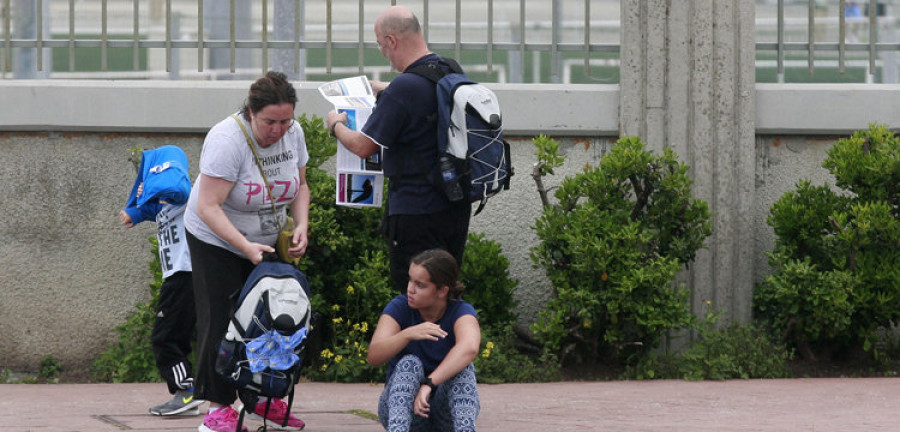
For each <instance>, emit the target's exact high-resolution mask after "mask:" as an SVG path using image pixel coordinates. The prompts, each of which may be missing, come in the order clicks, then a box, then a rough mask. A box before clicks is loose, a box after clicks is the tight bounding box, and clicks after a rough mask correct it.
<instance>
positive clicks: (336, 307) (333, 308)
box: [331, 305, 341, 312]
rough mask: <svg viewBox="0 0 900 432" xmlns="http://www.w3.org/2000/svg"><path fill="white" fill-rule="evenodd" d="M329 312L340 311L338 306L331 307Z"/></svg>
mask: <svg viewBox="0 0 900 432" xmlns="http://www.w3.org/2000/svg"><path fill="white" fill-rule="evenodd" d="M331 310H333V311H335V312H337V311H339V310H341V307H340V306H339V305H332V306H331Z"/></svg>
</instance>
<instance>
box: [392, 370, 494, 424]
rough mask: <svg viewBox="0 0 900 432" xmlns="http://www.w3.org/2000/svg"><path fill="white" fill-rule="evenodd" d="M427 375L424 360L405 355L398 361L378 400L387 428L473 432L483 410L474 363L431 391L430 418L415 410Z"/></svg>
mask: <svg viewBox="0 0 900 432" xmlns="http://www.w3.org/2000/svg"><path fill="white" fill-rule="evenodd" d="M423 378H425V373H424V372H423V368H422V362H421V361H420V360H419V359H418V358H417V357H416V356H413V355H406V356H403V358H401V359H400V361H398V362H397V364H396V367H395V368H394V373H393V374H391V376H390V377H389V378H388V381H387V383H385V386H384V392H382V393H381V399H380V400H379V402H378V418H379V419H380V420H381V424H382V426H384V428H385V430H387V431H388V432H427V431H447V432H452V431H456V432H470V431H471V432H474V431H475V419H476V418H477V417H478V413H479V411H480V410H481V400H480V398H479V397H478V384H477V381H476V379H475V366H474V365H473V364H469V365H468V366H466V368H465V369H463V370H462V371H461V372H460V373H458V374H457V375H456V376H454V377H453V378H451V379H450V380H448V381H447V382H445V383H442V384H440V385H439V386H438V387H437V389H436V390H435V391H434V393H432V395H431V401H430V404H431V413H430V415H429V417H428V418H424V417H419V416H417V415H415V413H414V412H413V402H414V401H415V398H416V394H418V393H419V387H420V384H419V383H420V382H421V381H422V379H423Z"/></svg>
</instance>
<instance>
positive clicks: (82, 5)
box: [0, 0, 900, 83]
mask: <svg viewBox="0 0 900 432" xmlns="http://www.w3.org/2000/svg"><path fill="white" fill-rule="evenodd" d="M893 1H894V0H861V1H859V2H853V1H850V0H827V1H826V0H757V3H758V4H757V19H756V29H757V42H756V51H757V59H758V60H757V66H758V67H759V68H762V69H768V70H771V64H772V62H773V61H774V63H775V69H776V74H777V81H778V82H784V81H785V69H786V68H789V67H797V65H798V64H799V63H798V62H800V61H803V60H805V62H806V65H805V66H806V69H807V72H808V75H810V76H812V75H813V74H814V72H815V71H816V66H817V65H818V66H820V67H821V68H827V69H831V68H835V67H836V68H837V73H838V74H841V75H843V74H844V73H845V72H846V69H847V67H851V68H857V69H861V70H864V74H865V78H864V80H863V82H875V79H874V77H875V75H876V73H880V76H879V79H880V81H881V82H897V81H900V72H898V71H900V67H898V66H897V63H898V60H897V57H898V56H897V53H898V52H900V37H898V34H900V31H898V26H900V22H898V21H900V20H898V19H897V18H896V17H894V16H893V12H894V11H893V10H892V9H893ZM392 4H397V1H396V0H384V1H381V2H373V1H371V0H370V1H364V0H316V1H308V0H0V29H2V35H0V77H10V75H13V77H35V76H34V75H35V72H39V73H41V74H42V75H43V76H42V77H50V73H51V70H52V73H53V77H54V78H118V79H230V78H234V77H240V76H247V75H255V74H256V73H257V71H260V70H261V71H266V70H268V69H279V70H282V71H284V72H286V73H289V74H293V75H294V77H295V78H300V79H305V78H306V77H307V75H308V74H309V75H315V76H320V77H328V76H330V75H347V74H361V73H364V72H368V73H373V72H372V71H373V70H377V73H382V71H381V69H383V68H384V67H385V63H386V62H384V60H383V59H381V58H380V55H379V51H378V49H377V44H376V42H375V38H374V34H373V25H374V19H375V17H376V16H377V15H378V14H379V13H380V12H381V11H382V10H384V9H385V8H386V7H387V6H389V5H392ZM404 4H406V3H404ZM409 6H410V7H411V8H413V9H414V10H415V11H416V12H417V14H418V15H419V16H420V19H421V20H422V25H423V29H424V32H425V35H426V39H427V40H428V42H429V46H430V47H431V48H432V49H433V50H435V51H439V52H441V51H442V53H445V54H448V55H453V56H455V58H458V59H459V58H461V57H462V56H466V57H468V60H467V61H466V62H465V64H467V66H469V67H471V68H475V69H477V70H481V71H483V76H480V77H479V78H481V79H482V80H490V81H494V82H525V81H526V75H527V72H529V71H530V74H531V78H532V79H531V81H532V82H557V83H571V82H602V83H615V82H618V64H619V62H618V56H619V17H620V16H621V15H620V14H621V11H620V10H619V7H621V6H620V2H619V1H618V0H545V1H534V0H529V1H527V2H526V0H508V1H503V2H498V1H495V0H441V1H429V0H419V1H415V2H412V4H410V5H409ZM854 6H855V7H857V8H859V10H860V13H857V14H854V13H852V12H851V11H852V10H853V7H854ZM869 11H872V12H873V13H868V12H869ZM804 15H805V16H804ZM89 50H93V52H94V55H95V56H96V57H98V58H97V59H96V62H95V63H94V64H93V66H92V67H87V68H86V67H80V66H78V65H77V62H78V61H79V60H80V59H81V58H82V57H84V56H86V55H85V54H84V53H85V52H87V51H89ZM51 51H52V52H53V56H52V57H51V55H50V54H49V53H50V52H51ZM113 52H115V56H113V55H112V53H113ZM37 53H41V55H37ZM192 53H193V54H192ZM501 56H502V57H503V58H500V57H501ZM113 57H115V58H116V59H117V60H118V66H117V67H111V66H110V63H111V59H112V58H113ZM313 57H315V58H314V59H313ZM51 58H52V59H53V60H55V63H56V64H50V65H48V64H47V63H48V62H51ZM123 58H124V62H125V63H129V64H128V66H125V67H123V66H122V63H123ZM529 59H530V60H531V61H530V62H529V61H528V60H529ZM861 61H866V62H867V63H868V65H865V66H860V62H861ZM29 62H30V63H29ZM16 63H19V66H20V67H19V68H18V69H17V72H20V73H18V74H13V73H12V72H13V70H14V68H16ZM20 70H21V71H24V72H21V71H20ZM547 70H549V74H546V73H544V74H542V72H546V71H547ZM576 70H580V71H581V75H580V80H575V79H573V76H575V74H576V73H575V71H576ZM593 70H599V71H600V72H597V73H594V72H592V71H593ZM879 71H881V72H879ZM384 72H390V70H389V69H388V70H387V71H384Z"/></svg>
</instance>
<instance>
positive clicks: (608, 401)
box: [0, 378, 900, 432]
mask: <svg viewBox="0 0 900 432" xmlns="http://www.w3.org/2000/svg"><path fill="white" fill-rule="evenodd" d="M381 388H382V387H381V386H380V385H368V384H327V383H301V384H300V385H299V386H298V387H297V393H298V399H297V401H296V402H295V406H294V410H293V411H294V412H295V413H296V414H297V415H298V416H299V417H300V418H302V419H304V420H305V421H306V423H307V428H306V430H307V431H309V432H324V431H332V432H344V431H346V432H349V431H353V432H376V431H381V430H382V428H381V426H380V424H379V423H378V422H377V421H375V420H373V419H371V418H368V417H367V416H365V415H358V413H359V412H368V413H372V412H374V411H375V410H376V409H375V407H376V404H377V400H378V395H379V394H380V392H381ZM479 390H480V392H481V399H482V411H481V416H480V417H479V418H478V427H479V430H480V431H503V432H506V431H511V432H539V431H540V432H544V431H621V432H630V431H641V432H643V431H666V432H673V431H674V432H677V431H685V432H688V431H690V432H697V431H747V432H750V431H753V432H760V431H791V432H794V431H815V432H826V431H835V432H837V431H842V432H843V431H900V409H898V408H900V380H898V379H896V378H840V379H824V378H819V379H790V380H787V379H785V380H737V381H716V382H688V381H671V380H667V381H614V382H590V383H577V382H566V383H547V384H503V385H482V386H480V387H479ZM164 393H165V389H164V385H163V384H55V385H53V384H51V385H34V384H4V385H0V431H17V432H69V431H79V432H81V431H84V432H105V431H122V430H140V431H178V432H180V431H184V432H187V431H196V430H197V426H198V425H199V424H200V420H201V419H200V417H199V416H198V417H177V418H160V417H155V416H151V415H149V414H148V413H147V408H148V407H149V406H150V405H155V404H157V403H160V402H162V401H164V400H165V399H166V395H165V394H164ZM202 407H203V409H201V411H203V410H205V407H206V405H203V406H202ZM249 426H251V431H252V430H253V429H252V428H253V427H256V426H258V423H254V422H251V423H249Z"/></svg>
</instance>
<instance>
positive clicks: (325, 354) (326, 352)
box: [319, 348, 334, 359]
mask: <svg viewBox="0 0 900 432" xmlns="http://www.w3.org/2000/svg"><path fill="white" fill-rule="evenodd" d="M319 356H321V357H322V358H323V359H330V358H332V357H334V353H333V352H331V350H329V349H327V348H326V349H323V350H322V352H321V353H320V354H319Z"/></svg>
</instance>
